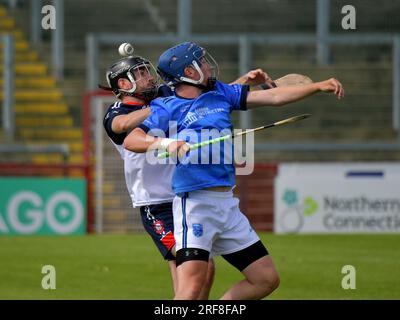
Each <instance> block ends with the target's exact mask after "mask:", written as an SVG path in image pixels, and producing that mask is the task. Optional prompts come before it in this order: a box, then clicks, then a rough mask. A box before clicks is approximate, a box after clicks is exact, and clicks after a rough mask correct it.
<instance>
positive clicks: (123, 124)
mask: <svg viewBox="0 0 400 320" xmlns="http://www.w3.org/2000/svg"><path fill="white" fill-rule="evenodd" d="M149 115H150V108H146V109H142V110H137V111H134V112H131V113H128V114H124V115H120V116H116V117H115V118H114V119H113V121H112V127H111V128H112V131H114V132H115V133H123V132H129V131H131V130H133V129H134V128H136V127H137V126H138V125H139V124H141V123H142V122H143V121H144V120H145V119H146V118H147V117H148V116H149Z"/></svg>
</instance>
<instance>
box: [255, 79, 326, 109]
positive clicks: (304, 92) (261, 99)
mask: <svg viewBox="0 0 400 320" xmlns="http://www.w3.org/2000/svg"><path fill="white" fill-rule="evenodd" d="M318 91H320V89H319V86H318V85H317V84H315V83H311V84H308V85H303V86H294V87H280V88H273V89H270V90H259V91H251V92H249V94H248V96H247V107H248V108H256V107H261V106H266V105H269V106H282V105H285V104H288V103H291V102H295V101H298V100H301V99H303V98H305V97H307V96H310V95H312V94H314V93H316V92H318Z"/></svg>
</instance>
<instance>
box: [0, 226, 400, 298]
mask: <svg viewBox="0 0 400 320" xmlns="http://www.w3.org/2000/svg"><path fill="white" fill-rule="evenodd" d="M260 236H261V238H262V240H263V242H264V244H265V245H266V246H267V248H268V249H269V251H270V253H271V255H272V257H273V258H274V261H275V264H276V266H277V269H278V271H279V273H280V277H281V285H280V287H279V288H278V289H277V291H276V292H274V293H273V294H272V295H271V296H269V297H268V298H269V299H400V235H394V234H393V235H390V234H381V235H274V234H269V233H263V234H260ZM44 265H53V266H54V267H55V268H56V289H55V290H44V289H42V287H41V281H42V277H43V276H44V274H42V273H41V270H42V266H44ZM344 265H353V266H354V267H355V268H356V289H355V290H351V289H349V290H344V289H342V287H341V282H342V278H343V277H344V276H345V275H344V274H342V273H341V270H342V267H343V266H344ZM241 278H242V276H241V274H240V273H239V272H238V271H237V270H236V269H234V268H233V267H231V266H230V265H229V264H228V263H227V262H225V260H223V259H221V258H217V260H216V278H215V282H214V286H213V289H212V291H211V297H210V298H211V299H218V297H219V296H221V295H222V294H223V292H224V291H225V290H226V289H228V288H229V286H230V285H231V284H233V283H234V282H235V281H238V280H240V279H241ZM172 297H173V295H172V290H171V280H170V276H169V270H168V267H167V264H166V263H165V262H164V261H163V260H162V259H161V256H160V255H159V253H158V251H157V249H156V248H155V246H154V245H153V243H152V241H151V240H150V238H149V237H148V236H147V235H146V234H136V235H100V236H98V235H89V236H74V237H52V236H48V237H44V236H42V237H39V236H33V237H0V299H152V300H153V299H154V300H158V299H171V298H172Z"/></svg>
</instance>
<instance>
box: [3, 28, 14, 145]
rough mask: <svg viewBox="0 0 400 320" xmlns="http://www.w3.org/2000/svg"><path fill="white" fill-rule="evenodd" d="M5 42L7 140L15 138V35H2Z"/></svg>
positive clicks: (4, 122) (4, 113) (4, 98)
mask: <svg viewBox="0 0 400 320" xmlns="http://www.w3.org/2000/svg"><path fill="white" fill-rule="evenodd" d="M0 41H1V42H2V43H3V59H4V61H3V69H4V72H3V78H4V84H3V105H2V117H3V119H2V122H3V123H2V127H3V130H4V133H5V138H6V140H7V141H12V140H14V136H15V110H14V72H15V71H14V37H13V36H12V35H10V34H6V35H2V36H0Z"/></svg>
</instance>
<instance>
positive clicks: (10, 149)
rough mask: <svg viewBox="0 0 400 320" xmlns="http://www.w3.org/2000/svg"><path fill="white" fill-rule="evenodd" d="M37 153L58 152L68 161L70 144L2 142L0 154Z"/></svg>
mask: <svg viewBox="0 0 400 320" xmlns="http://www.w3.org/2000/svg"><path fill="white" fill-rule="evenodd" d="M12 153H14V154H16V153H18V154H35V153H45V154H46V153H47V154H50V153H58V154H61V155H62V157H63V162H64V163H67V161H68V157H69V154H70V150H69V146H68V144H65V143H61V144H31V143H30V144H0V154H12Z"/></svg>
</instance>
